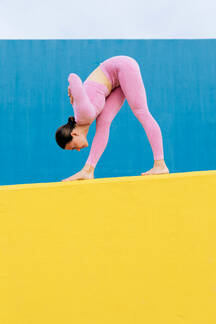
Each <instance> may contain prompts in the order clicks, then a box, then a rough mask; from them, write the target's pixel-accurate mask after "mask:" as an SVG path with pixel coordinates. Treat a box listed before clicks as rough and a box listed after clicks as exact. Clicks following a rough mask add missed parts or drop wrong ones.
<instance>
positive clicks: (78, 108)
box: [68, 73, 96, 125]
mask: <svg viewBox="0 0 216 324" xmlns="http://www.w3.org/2000/svg"><path fill="white" fill-rule="evenodd" d="M68 82H69V86H68V94H69V93H70V96H71V97H72V102H71V103H73V108H74V117H75V120H76V122H77V124H80V125H87V124H91V123H92V122H93V121H94V120H95V118H96V111H95V107H94V106H93V104H92V103H91V101H90V99H89V97H88V95H87V93H86V91H85V87H84V85H83V84H82V80H81V79H80V77H79V76H78V75H77V74H76V73H70V75H69V77H68Z"/></svg>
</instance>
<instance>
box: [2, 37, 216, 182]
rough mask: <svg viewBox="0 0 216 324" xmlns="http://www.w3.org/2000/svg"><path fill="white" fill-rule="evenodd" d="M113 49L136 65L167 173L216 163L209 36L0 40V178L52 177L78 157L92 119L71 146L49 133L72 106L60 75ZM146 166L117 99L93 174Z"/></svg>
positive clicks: (215, 50)
mask: <svg viewBox="0 0 216 324" xmlns="http://www.w3.org/2000/svg"><path fill="white" fill-rule="evenodd" d="M114 55H129V56H132V57H134V58H135V59H136V60H137V61H138V63H139V65H140V69H141V73H142V77H143V81H144V84H145V88H146V93H147V100H148V105H149V110H150V111H151V113H152V115H153V116H154V118H155V119H156V120H157V122H158V123H159V125H160V127H161V131H162V135H163V142H164V153H165V160H166V163H167V166H168V167H169V169H170V172H188V171H199V170H212V169H216V150H215V140H216V136H215V135H216V60H215V58H216V40H211V39H206V40H139V39H138V40H94V39H92V40H1V41H0V71H1V73H0V89H1V91H0V132H1V134H0V138H1V140H0V152H1V164H0V184H1V185H5V184H19V183H33V182H55V181H60V180H61V179H64V178H66V177H69V176H70V175H72V174H74V173H76V172H78V171H79V170H80V169H81V168H82V167H83V166H84V164H85V161H86V159H87V157H88V154H89V150H90V147H91V142H92V139H93V136H94V133H95V122H94V123H93V124H92V125H91V127H90V131H89V133H88V141H89V147H88V148H85V149H83V150H81V151H80V152H77V151H73V152H72V151H64V150H62V149H61V148H59V147H58V146H57V144H56V142H55V138H54V134H55V131H56V129H57V128H58V127H59V126H60V125H62V124H64V123H66V122H67V118H68V116H69V115H73V109H72V106H71V105H70V102H69V98H68V96H67V86H68V82H67V77H68V74H69V73H70V72H75V73H77V74H79V75H80V77H81V79H82V80H83V81H84V80H85V79H86V78H87V76H88V75H89V74H90V73H91V71H92V70H93V69H95V68H96V67H97V65H98V64H99V63H100V62H102V61H103V60H105V59H107V58H109V57H111V56H114ZM152 165H153V154H152V151H151V147H150V145H149V142H148V140H147V137H146V134H145V132H144V130H143V128H142V126H141V124H140V123H139V122H138V120H137V119H136V118H135V116H134V115H133V113H132V111H131V110H130V107H129V106H128V103H127V101H126V102H125V104H124V106H123V107H122V109H121V111H120V112H119V114H118V115H117V116H116V117H115V119H114V121H113V123H112V125H111V130H110V138H109V142H108V145H107V148H106V150H105V152H104V153H103V155H102V157H101V159H100V161H99V162H98V165H97V167H96V170H95V177H96V178H101V177H118V176H132V175H139V174H140V173H141V172H144V171H146V170H148V169H150V168H151V167H152Z"/></svg>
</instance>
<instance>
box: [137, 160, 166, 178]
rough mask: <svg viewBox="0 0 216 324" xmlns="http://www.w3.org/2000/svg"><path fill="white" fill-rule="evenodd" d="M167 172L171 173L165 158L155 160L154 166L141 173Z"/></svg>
mask: <svg viewBox="0 0 216 324" xmlns="http://www.w3.org/2000/svg"><path fill="white" fill-rule="evenodd" d="M166 173H169V169H168V168H167V166H166V164H165V162H164V160H155V161H154V166H153V168H152V169H150V170H149V171H147V172H143V173H141V175H153V174H166Z"/></svg>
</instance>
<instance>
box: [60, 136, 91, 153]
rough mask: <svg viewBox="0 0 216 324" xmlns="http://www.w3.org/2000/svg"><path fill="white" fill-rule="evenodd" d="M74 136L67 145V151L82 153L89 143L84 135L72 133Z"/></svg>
mask: <svg viewBox="0 0 216 324" xmlns="http://www.w3.org/2000/svg"><path fill="white" fill-rule="evenodd" d="M71 135H72V136H73V139H72V141H70V142H69V143H67V144H66V145H65V150H77V151H80V150H81V149H82V148H84V147H88V141H87V139H86V137H85V136H84V135H82V134H77V133H73V132H72V133H71Z"/></svg>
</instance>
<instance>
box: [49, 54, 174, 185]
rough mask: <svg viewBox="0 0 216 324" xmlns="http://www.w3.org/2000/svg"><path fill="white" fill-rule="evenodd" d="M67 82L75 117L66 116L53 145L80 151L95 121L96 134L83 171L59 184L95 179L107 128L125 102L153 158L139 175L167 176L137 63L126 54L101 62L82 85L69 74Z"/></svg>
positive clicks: (84, 145) (161, 147)
mask: <svg viewBox="0 0 216 324" xmlns="http://www.w3.org/2000/svg"><path fill="white" fill-rule="evenodd" d="M68 81H69V87H68V96H69V97H70V102H71V104H73V107H74V116H75V117H69V118H68V123H67V124H65V125H63V126H61V127H59V128H58V129H57V131H56V135H55V137H56V142H57V143H58V145H59V146H60V147H62V148H63V149H66V150H77V151H80V150H81V149H82V148H84V147H87V146H88V141H87V138H86V137H87V134H88V130H89V127H90V125H91V124H92V122H93V121H94V120H95V119H96V133H95V136H94V139H93V142H92V147H91V150H90V153H89V156H88V159H87V161H86V164H85V166H84V167H83V169H82V170H81V171H79V172H78V173H76V174H74V175H72V176H71V177H69V178H67V179H64V180H62V181H71V180H82V179H93V178H94V169H95V167H96V164H97V162H98V160H99V159H100V157H101V155H102V153H103V152H104V150H105V148H106V145H107V143H108V138H109V130H110V125H111V123H112V120H113V119H114V117H115V116H116V114H117V113H118V111H119V110H120V108H121V107H122V105H123V104H124V101H125V99H127V101H128V104H129V105H130V107H131V109H132V111H133V113H134V115H135V116H136V117H137V119H138V120H139V121H140V123H141V124H142V126H143V128H144V130H145V132H146V135H147V137H148V140H149V142H150V145H151V148H152V152H153V156H154V165H153V168H152V169H150V170H149V171H147V172H144V173H141V175H149V174H164V173H169V170H168V168H167V166H166V164H165V161H164V154H163V142H162V134H161V130H160V127H159V125H158V124H157V122H156V120H155V119H154V118H153V116H152V115H151V113H150V112H149V109H148V105H147V99H146V92H145V87H144V84H143V81H142V76H141V73H140V68H139V65H138V63H137V62H136V60H134V59H133V58H132V57H129V56H125V55H119V56H114V57H111V58H109V59H107V60H105V61H104V62H102V63H101V64H100V65H99V66H98V67H97V68H96V69H95V70H94V71H93V72H92V73H91V74H90V75H89V76H88V78H87V79H86V80H85V82H84V83H83V84H82V81H81V79H80V78H79V76H78V75H77V74H75V73H71V74H70V75H69V78H68Z"/></svg>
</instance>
